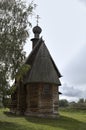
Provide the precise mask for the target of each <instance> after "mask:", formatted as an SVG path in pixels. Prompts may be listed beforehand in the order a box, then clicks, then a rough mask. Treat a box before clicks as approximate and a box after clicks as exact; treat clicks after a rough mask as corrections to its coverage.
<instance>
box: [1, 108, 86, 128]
mask: <svg viewBox="0 0 86 130" xmlns="http://www.w3.org/2000/svg"><path fill="white" fill-rule="evenodd" d="M0 130H86V111H85V112H83V111H79V112H76V111H63V110H62V111H61V112H60V118H59V119H43V118H36V117H24V116H21V117H20V116H14V115H11V114H9V110H8V109H0Z"/></svg>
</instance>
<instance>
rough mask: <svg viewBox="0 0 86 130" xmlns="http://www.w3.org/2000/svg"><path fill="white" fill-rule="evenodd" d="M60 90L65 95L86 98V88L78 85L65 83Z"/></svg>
mask: <svg viewBox="0 0 86 130" xmlns="http://www.w3.org/2000/svg"><path fill="white" fill-rule="evenodd" d="M60 91H61V92H62V94H63V95H64V96H67V97H72V98H75V97H76V98H86V89H85V90H84V91H83V90H81V89H79V88H78V87H73V86H68V85H67V84H63V86H62V87H61V90H60Z"/></svg>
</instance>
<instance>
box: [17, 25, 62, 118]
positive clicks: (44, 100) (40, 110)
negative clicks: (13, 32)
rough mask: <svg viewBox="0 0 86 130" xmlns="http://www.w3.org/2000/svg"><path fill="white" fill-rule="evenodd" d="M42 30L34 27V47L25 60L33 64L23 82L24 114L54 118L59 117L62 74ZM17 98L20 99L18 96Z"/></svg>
mask: <svg viewBox="0 0 86 130" xmlns="http://www.w3.org/2000/svg"><path fill="white" fill-rule="evenodd" d="M41 32H42V29H41V28H40V27H39V26H38V24H37V26H35V27H34V28H33V33H34V38H33V39H31V41H32V48H33V49H32V51H31V53H30V55H29V56H28V58H27V60H26V62H25V64H28V65H30V66H31V69H30V70H29V71H28V72H27V74H26V76H25V77H24V82H23V89H24V92H25V94H24V95H23V96H25V97H24V99H25V100H24V102H25V104H26V105H25V108H24V114H25V115H28V116H37V117H53V118H54V117H58V107H59V86H60V85H61V83H60V80H59V78H60V77H61V74H60V72H59V70H58V68H57V66H56V65H55V62H54V60H53V59H52V57H51V55H50V53H49V50H48V48H47V47H46V44H45V43H44V41H43V39H42V38H40V33H41ZM16 91H17V90H16ZM20 91H22V86H20ZM16 93H17V95H18V94H19V93H18V92H16ZM16 100H18V99H17V98H16ZM21 102H22V100H21ZM16 106H17V104H16ZM15 112H17V108H15ZM20 113H21V108H20Z"/></svg>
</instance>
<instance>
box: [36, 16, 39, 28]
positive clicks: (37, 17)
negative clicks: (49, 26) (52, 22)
mask: <svg viewBox="0 0 86 130" xmlns="http://www.w3.org/2000/svg"><path fill="white" fill-rule="evenodd" d="M36 19H37V20H36V22H37V26H38V23H39V19H40V17H39V15H37V16H36Z"/></svg>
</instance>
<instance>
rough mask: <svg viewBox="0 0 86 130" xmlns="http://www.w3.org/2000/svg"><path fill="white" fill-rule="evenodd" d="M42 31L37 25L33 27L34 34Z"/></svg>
mask: <svg viewBox="0 0 86 130" xmlns="http://www.w3.org/2000/svg"><path fill="white" fill-rule="evenodd" d="M41 32H42V29H41V28H40V27H39V26H38V25H37V26H35V27H34V28H33V33H34V34H40V33H41Z"/></svg>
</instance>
